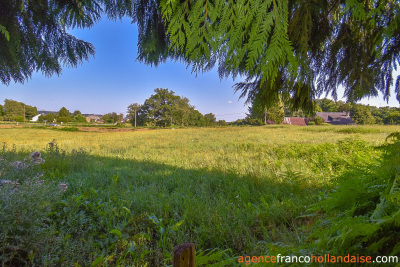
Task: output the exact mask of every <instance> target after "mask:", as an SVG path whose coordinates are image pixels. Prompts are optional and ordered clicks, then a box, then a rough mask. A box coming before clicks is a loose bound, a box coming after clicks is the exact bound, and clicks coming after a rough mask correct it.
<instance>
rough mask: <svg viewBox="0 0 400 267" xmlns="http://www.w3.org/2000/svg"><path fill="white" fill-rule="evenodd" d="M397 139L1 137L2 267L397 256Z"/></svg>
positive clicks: (368, 129)
mask: <svg viewBox="0 0 400 267" xmlns="http://www.w3.org/2000/svg"><path fill="white" fill-rule="evenodd" d="M397 131H400V127H399V126H335V127H334V126H307V127H295V126H292V127H290V126H279V125H278V126H260V127H226V128H198V129H163V130H147V131H127V132H112V131H110V132H93V131H87V132H86V131H82V130H79V129H78V128H74V129H73V131H72V130H68V129H67V130H57V129H50V128H40V129H39V128H36V129H35V128H2V129H0V181H1V184H0V263H1V264H2V265H3V266H170V265H171V264H172V261H171V257H172V251H173V248H174V246H176V245H180V244H182V243H185V242H192V243H195V246H196V263H197V265H198V266H210V265H214V266H236V265H238V266H243V264H241V263H240V262H239V260H238V259H239V257H240V256H246V255H250V256H253V255H255V256H259V255H262V256H265V255H277V254H278V253H280V254H282V255H298V256H300V255H311V254H314V255H322V254H324V253H330V254H332V255H334V254H336V255H347V254H350V255H357V254H360V255H370V256H372V257H374V256H377V255H399V254H400V243H399V240H400V211H399V204H400V175H399V171H400V145H399V135H397V134H396V132H397ZM389 135H390V136H389ZM388 136H389V138H387V137H388ZM34 151H39V152H40V153H41V158H42V159H43V160H44V162H42V161H41V162H35V161H33V160H31V158H30V154H31V153H32V152H34Z"/></svg>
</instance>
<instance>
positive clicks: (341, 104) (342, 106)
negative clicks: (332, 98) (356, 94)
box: [336, 101, 352, 112]
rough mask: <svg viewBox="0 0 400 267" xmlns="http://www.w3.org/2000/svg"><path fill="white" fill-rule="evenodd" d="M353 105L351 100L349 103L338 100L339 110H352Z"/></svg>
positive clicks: (337, 108)
mask: <svg viewBox="0 0 400 267" xmlns="http://www.w3.org/2000/svg"><path fill="white" fill-rule="evenodd" d="M351 106H352V105H351V103H350V102H347V103H345V102H343V101H337V102H336V110H337V111H338V112H343V111H345V112H349V111H350V110H351Z"/></svg>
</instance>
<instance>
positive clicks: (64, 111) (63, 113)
mask: <svg viewBox="0 0 400 267" xmlns="http://www.w3.org/2000/svg"><path fill="white" fill-rule="evenodd" d="M59 117H71V113H70V112H69V110H68V109H67V108H65V107H62V108H61V109H60V110H59V111H58V112H57V118H59Z"/></svg>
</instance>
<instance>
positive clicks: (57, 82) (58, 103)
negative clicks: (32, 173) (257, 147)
mask: <svg viewBox="0 0 400 267" xmlns="http://www.w3.org/2000/svg"><path fill="white" fill-rule="evenodd" d="M71 33H72V34H73V35H75V36H77V37H78V38H81V39H84V40H85V41H88V42H91V43H92V44H94V46H95V47H96V55H95V57H94V58H91V59H90V60H89V61H86V62H84V63H83V64H82V65H80V66H78V67H77V68H67V67H65V68H64V69H63V73H62V74H61V75H60V76H52V77H51V78H47V77H44V76H43V75H42V74H40V73H36V74H34V75H33V76H32V79H30V80H29V81H28V82H25V84H14V83H13V84H11V85H9V86H5V85H0V87H1V91H2V95H1V96H0V104H2V102H3V101H4V99H6V98H8V99H13V100H17V101H22V102H25V103H26V104H29V105H33V106H36V107H38V109H39V110H53V111H58V110H59V109H60V108H61V107H63V106H65V107H66V108H67V109H69V110H70V111H71V112H73V111H74V110H76V109H78V110H80V111H81V112H82V113H96V114H105V113H108V112H117V113H125V112H126V109H127V107H128V105H129V104H131V103H143V102H144V100H145V99H146V98H148V97H150V95H152V94H153V91H154V89H155V88H168V89H170V90H173V91H174V92H175V93H176V94H177V95H180V96H185V97H187V98H189V100H190V101H191V104H192V105H194V106H195V107H196V109H198V110H199V111H200V112H201V113H203V114H205V113H210V112H212V113H214V114H216V115H217V119H224V120H226V121H232V120H236V119H238V118H243V117H244V116H245V113H246V112H247V107H246V106H245V105H244V100H243V99H240V100H239V99H238V98H239V94H234V93H233V89H232V85H233V84H234V83H235V82H238V81H239V80H235V81H233V80H232V79H231V78H229V79H226V80H220V79H219V77H218V74H217V72H216V70H213V71H210V72H207V73H204V74H198V75H197V77H196V75H195V74H194V73H191V69H190V68H189V69H187V68H186V65H184V64H182V63H180V62H168V63H166V64H160V65H159V66H158V67H157V68H155V67H151V66H147V65H145V64H143V63H140V62H139V61H136V52H137V29H136V25H134V24H131V23H130V20H129V19H123V21H122V22H121V21H117V22H113V21H110V20H107V19H103V20H102V21H101V22H99V23H98V24H96V25H95V26H94V27H93V28H91V29H85V30H80V29H74V30H72V31H71ZM361 103H364V104H371V105H375V106H386V105H390V106H399V104H398V102H397V101H396V99H395V97H392V98H391V100H390V101H389V104H386V102H385V101H383V99H382V97H380V98H374V99H370V100H368V99H366V100H363V101H361Z"/></svg>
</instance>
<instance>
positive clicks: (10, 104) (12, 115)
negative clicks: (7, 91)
mask: <svg viewBox="0 0 400 267" xmlns="http://www.w3.org/2000/svg"><path fill="white" fill-rule="evenodd" d="M3 108H4V109H3V112H4V119H5V120H17V117H18V120H19V121H21V122H22V121H24V116H25V119H28V120H30V119H32V117H33V116H36V115H37V114H38V111H37V108H36V107H33V106H30V105H26V104H25V103H22V102H18V101H15V100H11V99H5V100H4V107H3Z"/></svg>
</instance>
